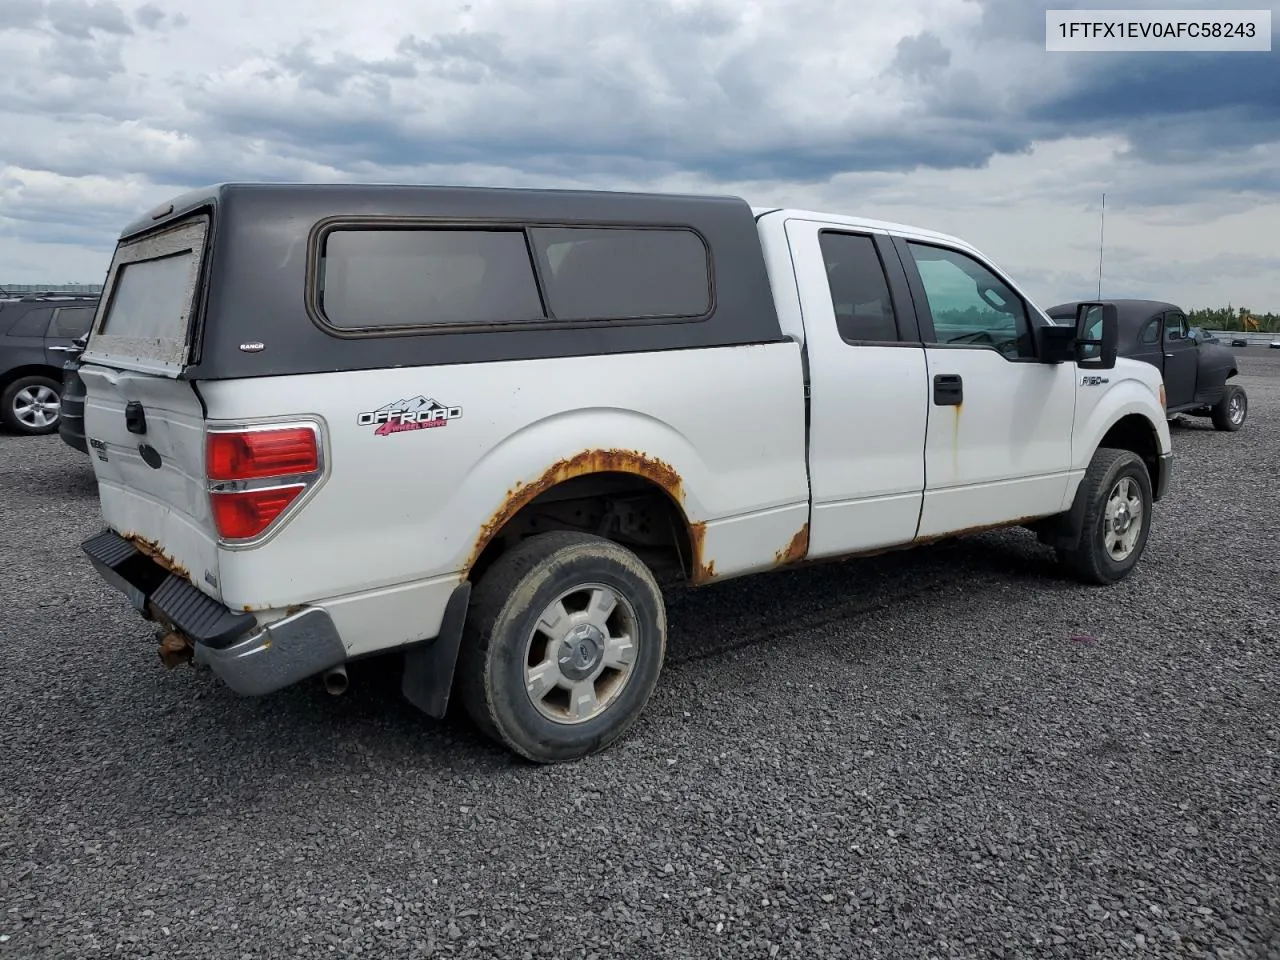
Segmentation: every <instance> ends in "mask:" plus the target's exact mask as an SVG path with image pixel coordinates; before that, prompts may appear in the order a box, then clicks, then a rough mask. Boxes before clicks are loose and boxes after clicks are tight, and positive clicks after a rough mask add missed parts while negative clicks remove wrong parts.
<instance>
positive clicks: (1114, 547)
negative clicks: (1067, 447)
mask: <svg viewBox="0 0 1280 960" xmlns="http://www.w3.org/2000/svg"><path fill="white" fill-rule="evenodd" d="M1080 484H1081V487H1082V490H1081V494H1082V495H1083V496H1084V497H1085V509H1084V525H1083V526H1082V527H1081V530H1080V542H1079V543H1078V544H1077V545H1076V546H1075V547H1074V548H1073V549H1071V550H1059V551H1058V559H1059V561H1060V562H1061V563H1062V565H1063V566H1064V567H1065V568H1066V569H1067V571H1068V572H1070V573H1071V574H1072V575H1073V576H1074V577H1076V578H1077V579H1078V580H1081V581H1083V582H1084V583H1093V584H1108V583H1115V582H1116V581H1118V580H1123V579H1124V578H1125V577H1127V576H1128V575H1129V573H1130V572H1131V571H1132V570H1133V568H1134V567H1135V566H1137V564H1138V560H1139V559H1140V558H1141V557H1142V553H1143V551H1144V550H1145V549H1146V546H1147V535H1148V534H1149V533H1150V529H1151V507H1152V504H1153V503H1154V498H1153V497H1152V494H1151V475H1150V474H1149V473H1148V472H1147V465H1146V464H1145V463H1144V462H1143V460H1142V458H1141V457H1139V456H1138V455H1137V454H1136V453H1133V452H1131V451H1129V450H1113V449H1110V448H1107V447H1102V448H1099V450H1098V452H1097V453H1095V454H1094V456H1093V462H1092V463H1091V464H1089V470H1088V472H1087V473H1085V475H1084V478H1083V479H1082V480H1081V481H1080Z"/></svg>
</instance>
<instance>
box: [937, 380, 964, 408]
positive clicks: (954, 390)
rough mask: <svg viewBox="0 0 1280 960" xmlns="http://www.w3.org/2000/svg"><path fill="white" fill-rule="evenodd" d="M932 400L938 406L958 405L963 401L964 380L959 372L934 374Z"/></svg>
mask: <svg viewBox="0 0 1280 960" xmlns="http://www.w3.org/2000/svg"><path fill="white" fill-rule="evenodd" d="M933 402H934V403H935V404H937V405H938V406H940V407H958V406H960V404H962V403H964V381H963V380H962V379H961V378H960V374H958V373H938V374H934V377H933Z"/></svg>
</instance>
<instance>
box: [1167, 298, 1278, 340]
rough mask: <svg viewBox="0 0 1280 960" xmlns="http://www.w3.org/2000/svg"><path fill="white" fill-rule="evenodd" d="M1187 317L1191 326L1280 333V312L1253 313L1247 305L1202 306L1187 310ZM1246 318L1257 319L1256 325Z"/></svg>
mask: <svg viewBox="0 0 1280 960" xmlns="http://www.w3.org/2000/svg"><path fill="white" fill-rule="evenodd" d="M1187 319H1188V320H1190V321H1191V326H1193V327H1204V328H1205V329H1206V330H1240V331H1243V332H1246V333H1280V313H1254V312H1253V311H1252V310H1250V309H1249V308H1248V307H1233V306H1231V305H1230V304H1228V305H1227V306H1225V307H1218V308H1217V309H1213V308H1209V307H1204V308H1201V309H1199V310H1188V311H1187ZM1246 319H1252V320H1257V321H1258V326H1257V327H1254V326H1253V325H1252V323H1249V324H1246V323H1245V320H1246Z"/></svg>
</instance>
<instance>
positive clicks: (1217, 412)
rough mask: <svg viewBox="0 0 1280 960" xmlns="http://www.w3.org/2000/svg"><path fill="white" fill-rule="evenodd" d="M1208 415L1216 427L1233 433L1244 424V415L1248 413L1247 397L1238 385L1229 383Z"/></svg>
mask: <svg viewBox="0 0 1280 960" xmlns="http://www.w3.org/2000/svg"><path fill="white" fill-rule="evenodd" d="M1209 415H1210V416H1211V417H1212V418H1213V425H1214V427H1215V428H1216V429H1218V430H1224V431H1226V432H1228V433H1234V432H1235V431H1237V430H1239V429H1240V428H1241V427H1243V426H1244V421H1245V417H1247V416H1248V415H1249V398H1248V396H1247V395H1246V394H1245V392H1244V390H1242V389H1241V388H1240V387H1239V386H1237V385H1236V384H1234V383H1229V384H1227V389H1226V390H1225V391H1223V394H1222V399H1221V400H1219V401H1218V402H1217V403H1216V404H1214V406H1213V408H1212V409H1211V410H1210V412H1209Z"/></svg>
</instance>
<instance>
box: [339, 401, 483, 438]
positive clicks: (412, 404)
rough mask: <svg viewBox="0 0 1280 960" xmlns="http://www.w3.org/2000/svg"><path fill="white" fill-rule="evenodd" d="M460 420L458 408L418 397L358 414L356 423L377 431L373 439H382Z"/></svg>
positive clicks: (460, 414)
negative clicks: (375, 437) (374, 428)
mask: <svg viewBox="0 0 1280 960" xmlns="http://www.w3.org/2000/svg"><path fill="white" fill-rule="evenodd" d="M460 416H462V408H461V407H448V406H445V405H444V404H443V403H439V402H437V401H435V400H432V399H430V398H429V397H424V396H421V395H419V396H416V397H413V398H412V399H409V400H397V401H395V403H388V404H386V405H385V406H381V407H379V408H378V409H377V410H370V411H368V412H367V413H361V414H358V415H357V417H356V423H358V424H359V425H360V426H362V427H377V429H376V430H374V431H373V433H374V436H378V437H385V436H387V435H388V434H392V433H402V432H404V431H405V430H425V429H426V428H428V427H447V426H448V425H449V421H451V420H457V419H458V418H459V417H460Z"/></svg>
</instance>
